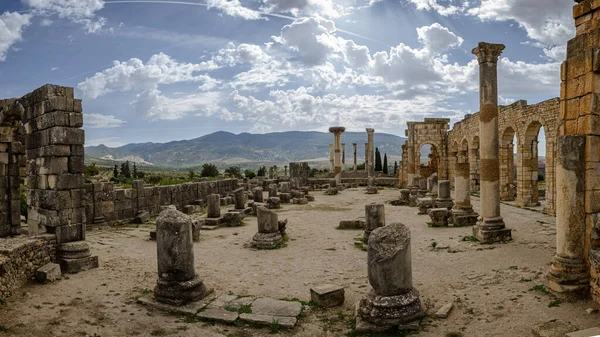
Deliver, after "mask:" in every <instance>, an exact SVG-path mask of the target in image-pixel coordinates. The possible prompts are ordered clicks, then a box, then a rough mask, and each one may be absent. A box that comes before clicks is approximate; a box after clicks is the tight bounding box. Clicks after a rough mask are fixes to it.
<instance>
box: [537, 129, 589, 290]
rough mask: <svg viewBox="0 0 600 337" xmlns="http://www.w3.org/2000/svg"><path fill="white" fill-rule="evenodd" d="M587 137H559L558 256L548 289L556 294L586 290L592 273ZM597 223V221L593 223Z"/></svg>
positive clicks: (557, 172)
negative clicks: (587, 254)
mask: <svg viewBox="0 0 600 337" xmlns="http://www.w3.org/2000/svg"><path fill="white" fill-rule="evenodd" d="M585 147H586V140H585V136H583V135H582V136H579V135H571V136H561V137H558V143H557V150H558V151H557V161H556V188H557V190H558V191H560V192H561V193H558V195H557V200H558V202H557V203H556V255H555V256H554V260H553V261H552V266H551V267H550V273H549V274H548V275H547V277H548V286H549V288H550V289H552V290H554V291H557V292H566V291H577V290H585V289H588V287H589V281H590V278H589V274H588V269H587V264H586V259H585V251H586V243H585V239H586V224H585V176H586V172H585V171H586V170H585V151H586V149H585ZM596 222H597V220H596V221H595V222H594V224H595V223H596Z"/></svg>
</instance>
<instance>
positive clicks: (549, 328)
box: [531, 319, 577, 337]
mask: <svg viewBox="0 0 600 337" xmlns="http://www.w3.org/2000/svg"><path fill="white" fill-rule="evenodd" d="M576 330H577V327H575V326H574V325H572V324H570V323H567V322H565V321H562V320H560V319H555V320H551V321H548V322H544V323H542V324H540V325H536V326H534V327H533V328H532V329H531V332H532V333H533V335H534V336H536V337H565V334H566V333H569V332H573V331H576Z"/></svg>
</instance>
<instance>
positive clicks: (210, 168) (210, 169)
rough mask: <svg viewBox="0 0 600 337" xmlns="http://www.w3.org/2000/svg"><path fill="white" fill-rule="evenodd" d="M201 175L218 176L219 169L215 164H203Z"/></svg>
mask: <svg viewBox="0 0 600 337" xmlns="http://www.w3.org/2000/svg"><path fill="white" fill-rule="evenodd" d="M200 176H201V177H218V176H219V169H217V166H215V165H214V164H210V163H207V164H204V165H202V172H200Z"/></svg>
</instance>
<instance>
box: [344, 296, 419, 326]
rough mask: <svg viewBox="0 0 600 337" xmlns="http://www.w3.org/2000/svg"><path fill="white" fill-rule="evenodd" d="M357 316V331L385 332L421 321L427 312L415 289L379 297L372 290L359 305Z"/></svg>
mask: <svg viewBox="0 0 600 337" xmlns="http://www.w3.org/2000/svg"><path fill="white" fill-rule="evenodd" d="M355 315H356V321H357V325H356V328H357V329H356V330H357V331H359V332H383V331H388V330H391V329H393V328H394V327H397V326H401V325H403V324H406V323H410V322H412V321H415V320H417V319H420V318H421V317H423V316H425V310H424V308H423V305H422V304H421V300H420V298H419V292H418V291H417V290H416V289H414V288H413V289H412V290H411V291H409V292H408V293H405V294H401V295H396V296H379V295H377V294H376V293H375V292H374V291H373V290H371V291H370V292H369V293H368V294H367V296H366V297H365V298H363V299H362V300H360V302H359V303H358V305H357V308H356V314H355ZM359 322H360V323H361V324H358V323H359Z"/></svg>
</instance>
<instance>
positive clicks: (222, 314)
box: [196, 306, 239, 324]
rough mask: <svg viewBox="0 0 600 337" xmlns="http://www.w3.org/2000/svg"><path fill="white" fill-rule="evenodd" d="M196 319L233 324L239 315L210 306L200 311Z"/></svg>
mask: <svg viewBox="0 0 600 337" xmlns="http://www.w3.org/2000/svg"><path fill="white" fill-rule="evenodd" d="M196 317H198V318H200V319H204V320H209V321H215V322H221V323H227V324H233V322H235V321H236V320H237V319H238V317H239V315H238V313H237V312H236V311H229V310H225V309H223V308H211V307H210V306H209V307H207V308H206V309H203V310H200V311H199V312H198V313H197V314H196Z"/></svg>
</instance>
